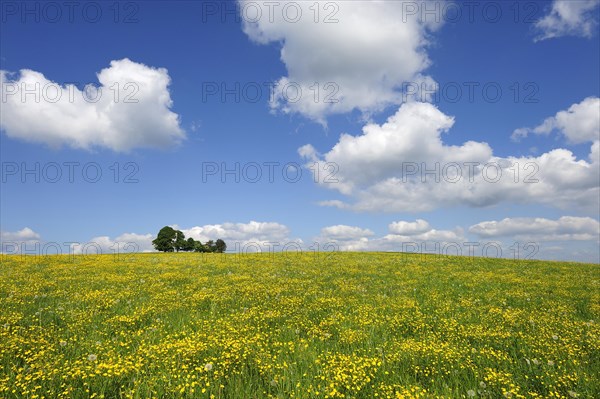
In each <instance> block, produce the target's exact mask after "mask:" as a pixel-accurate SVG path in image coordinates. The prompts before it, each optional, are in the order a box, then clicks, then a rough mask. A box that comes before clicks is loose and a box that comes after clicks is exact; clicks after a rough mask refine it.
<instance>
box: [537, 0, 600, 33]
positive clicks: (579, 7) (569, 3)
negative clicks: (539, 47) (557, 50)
mask: <svg viewBox="0 0 600 399" xmlns="http://www.w3.org/2000/svg"><path fill="white" fill-rule="evenodd" d="M599 4H600V0H554V2H553V3H552V9H551V10H550V13H549V14H548V15H546V16H544V17H543V18H542V19H540V20H539V21H537V22H536V23H535V28H536V29H537V30H538V32H539V34H538V36H536V38H535V41H540V40H546V39H551V38H555V37H561V36H582V37H592V36H593V34H594V31H595V30H596V27H597V26H598V21H597V20H596V18H595V9H596V8H597V7H598V5H599Z"/></svg>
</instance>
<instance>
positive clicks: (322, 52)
mask: <svg viewBox="0 0 600 399" xmlns="http://www.w3.org/2000/svg"><path fill="white" fill-rule="evenodd" d="M238 1H239V5H240V12H241V14H242V17H243V30H244V32H245V33H246V35H248V37H249V38H250V39H251V40H253V41H254V42H256V43H259V44H268V43H277V44H278V45H280V46H281V61H282V62H283V63H284V64H285V66H286V69H287V76H284V77H281V78H280V79H279V80H278V81H277V82H276V85H275V88H274V90H273V94H274V95H273V97H272V99H271V107H272V109H273V110H281V111H282V112H284V113H300V114H303V115H304V116H306V117H308V118H311V119H313V120H315V121H318V122H320V123H325V122H324V121H325V117H326V116H327V115H329V114H339V113H346V112H349V111H352V110H355V109H357V110H360V111H362V112H363V113H367V114H368V113H372V112H377V111H380V110H382V109H384V108H385V107H387V106H389V105H392V104H400V103H401V102H402V101H403V100H404V98H403V94H402V89H403V84H404V83H407V82H410V83H417V84H418V85H419V86H420V85H421V83H428V86H431V83H432V82H433V80H432V79H431V78H430V77H429V76H426V75H424V74H423V71H424V70H425V69H426V68H427V67H428V66H429V65H430V63H431V62H430V60H429V57H428V56H427V53H426V47H427V45H428V44H429V38H428V33H430V32H433V31H435V30H436V29H438V28H439V26H440V25H441V22H439V21H438V22H435V21H434V18H429V21H428V20H427V18H421V16H422V15H423V13H420V12H412V11H414V10H412V8H414V7H415V5H416V4H417V3H415V2H412V1H411V2H407V1H343V2H326V1H321V2H293V1H283V2H279V3H278V4H279V8H278V9H276V10H275V12H273V13H269V12H266V11H267V10H263V12H262V13H261V16H260V17H256V15H257V12H256V10H254V9H253V8H256V7H255V4H256V2H253V1H252V0H238ZM313 3H315V4H313ZM429 3H434V1H424V2H419V3H418V6H419V7H423V8H425V7H428V9H431V8H432V4H429ZM292 6H293V7H292ZM411 7H412V8H411ZM315 8H319V10H320V13H319V15H316V14H315ZM298 9H299V10H298ZM297 16H300V17H297ZM315 18H316V21H317V22H315ZM317 87H318V89H317Z"/></svg>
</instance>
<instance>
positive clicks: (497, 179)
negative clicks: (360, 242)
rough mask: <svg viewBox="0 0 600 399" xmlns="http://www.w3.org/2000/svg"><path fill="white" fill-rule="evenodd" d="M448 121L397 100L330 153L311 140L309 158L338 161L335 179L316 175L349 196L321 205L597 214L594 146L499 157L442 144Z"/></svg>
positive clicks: (598, 152)
mask: <svg viewBox="0 0 600 399" xmlns="http://www.w3.org/2000/svg"><path fill="white" fill-rule="evenodd" d="M453 124H454V119H453V118H452V117H450V116H447V115H445V114H444V113H442V112H441V111H440V110H439V109H437V108H436V107H435V106H434V105H432V104H429V103H416V102H413V103H406V104H403V105H402V106H401V107H400V108H399V109H398V111H397V112H396V114H394V115H392V116H391V117H390V118H388V120H387V121H386V122H385V123H384V124H382V125H378V124H375V123H370V124H367V125H366V126H364V127H363V133H362V134H361V135H358V136H352V135H349V134H342V135H341V137H340V139H339V141H338V142H337V144H335V146H334V147H333V148H332V149H331V150H330V151H328V152H326V153H324V154H320V153H319V152H318V151H317V150H316V149H315V148H314V147H312V146H311V145H305V146H303V147H301V149H300V150H299V153H300V155H301V156H303V157H304V158H305V159H307V160H308V161H310V162H311V165H312V163H313V162H315V161H317V162H322V163H324V164H326V163H332V164H334V165H336V174H335V181H333V182H332V180H331V179H329V181H325V180H324V179H323V174H319V175H317V174H316V173H315V172H314V171H315V168H314V167H312V168H311V170H312V171H313V174H314V177H315V179H317V181H318V184H320V185H321V186H323V187H327V188H329V189H332V190H335V191H337V192H339V193H341V194H343V195H345V196H347V197H350V199H351V201H343V200H340V199H334V200H326V201H323V202H322V203H321V204H322V205H326V206H335V207H338V208H342V209H349V210H355V211H372V212H421V211H430V210H433V209H437V208H441V207H458V206H467V207H486V206H492V205H496V204H499V203H502V202H512V203H538V204H546V205H549V206H557V207H561V208H568V207H573V206H577V207H579V208H581V209H584V210H587V211H589V212H593V213H596V212H597V210H598V206H600V205H599V198H600V190H599V184H598V182H599V181H600V146H599V144H598V141H595V142H594V143H593V144H592V147H591V150H590V155H589V160H584V159H577V158H576V157H575V155H574V154H573V153H572V152H571V151H569V150H566V149H555V150H552V151H549V152H547V153H544V154H541V155H540V156H538V157H498V156H494V155H493V150H492V148H491V147H490V146H489V145H488V144H487V143H485V142H476V141H467V142H465V143H463V144H462V145H447V144H445V143H444V142H443V140H442V134H443V133H445V132H447V131H449V129H450V128H451V127H452V126H453Z"/></svg>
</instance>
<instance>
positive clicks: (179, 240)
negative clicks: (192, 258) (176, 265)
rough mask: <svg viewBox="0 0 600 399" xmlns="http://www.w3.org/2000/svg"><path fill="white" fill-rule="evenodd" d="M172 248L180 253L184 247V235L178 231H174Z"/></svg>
mask: <svg viewBox="0 0 600 399" xmlns="http://www.w3.org/2000/svg"><path fill="white" fill-rule="evenodd" d="M173 247H174V248H175V251H177V252H179V251H181V250H182V249H183V248H184V247H185V235H184V234H183V233H182V232H181V231H179V230H175V243H174V245H173Z"/></svg>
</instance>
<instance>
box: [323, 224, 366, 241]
mask: <svg viewBox="0 0 600 399" xmlns="http://www.w3.org/2000/svg"><path fill="white" fill-rule="evenodd" d="M373 234H374V233H373V232H372V231H371V230H369V229H361V228H360V227H354V226H346V225H343V224H338V225H336V226H328V227H324V228H323V229H321V235H322V236H324V237H328V238H331V239H335V240H352V239H357V238H362V237H369V236H372V235H373Z"/></svg>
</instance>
